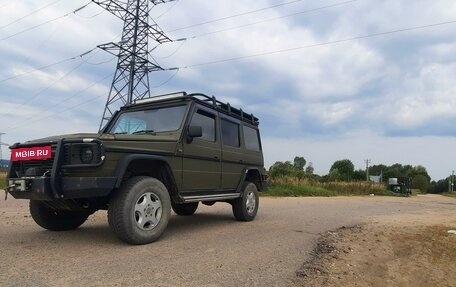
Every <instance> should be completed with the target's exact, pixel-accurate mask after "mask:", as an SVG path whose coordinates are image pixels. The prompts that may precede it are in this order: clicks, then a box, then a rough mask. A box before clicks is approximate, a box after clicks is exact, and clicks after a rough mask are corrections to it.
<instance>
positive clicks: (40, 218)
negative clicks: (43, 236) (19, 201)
mask: <svg viewBox="0 0 456 287" xmlns="http://www.w3.org/2000/svg"><path fill="white" fill-rule="evenodd" d="M29 208H30V214H31V215H32V218H33V220H34V221H35V222H36V223H37V224H38V225H39V226H41V227H43V228H45V229H48V230H52V231H64V230H72V229H76V228H78V227H79V226H81V225H82V224H83V223H84V222H85V221H86V220H87V218H88V217H89V213H88V212H83V211H72V210H60V209H53V208H50V207H48V206H46V205H45V204H43V202H41V201H38V200H30V204H29Z"/></svg>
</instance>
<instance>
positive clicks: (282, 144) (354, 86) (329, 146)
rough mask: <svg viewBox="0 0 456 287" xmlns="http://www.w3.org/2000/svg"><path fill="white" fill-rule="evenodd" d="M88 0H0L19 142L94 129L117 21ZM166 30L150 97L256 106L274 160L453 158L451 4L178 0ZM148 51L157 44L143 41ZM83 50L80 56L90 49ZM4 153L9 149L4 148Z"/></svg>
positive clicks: (1, 107) (8, 95)
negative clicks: (189, 96) (180, 95)
mask: <svg viewBox="0 0 456 287" xmlns="http://www.w3.org/2000/svg"><path fill="white" fill-rule="evenodd" d="M90 2H91V1H82V0H73V1H65V0H60V1H59V0H40V1H36V0H35V1H27V0H17V1H10V0H0V63H1V65H0V133H5V134H4V135H3V136H2V142H3V143H6V144H13V143H15V142H24V141H27V140H31V139H36V138H41V137H45V136H49V135H56V134H68V133H75V132H96V131H98V127H99V125H100V121H101V117H102V114H103V111H104V106H105V103H106V100H107V97H108V94H109V88H110V85H111V82H112V77H113V73H114V71H115V67H116V58H115V57H113V56H112V55H110V54H108V53H106V52H104V51H102V50H99V49H95V50H93V49H94V48H95V47H96V46H97V45H99V44H104V43H108V42H113V41H114V42H118V41H120V40H121V39H120V38H121V32H122V26H123V23H122V21H121V20H119V19H118V18H116V17H115V16H113V15H111V14H110V13H109V12H107V11H104V10H103V9H102V8H100V7H99V6H97V5H96V4H94V3H91V4H89V5H87V6H85V7H84V8H83V9H82V10H79V11H77V12H76V13H73V11H75V10H77V9H78V8H80V7H83V6H84V5H86V4H88V3H90ZM151 17H152V18H153V19H154V20H155V22H156V23H157V24H158V25H159V26H160V27H161V29H163V31H165V32H166V34H167V35H168V36H169V37H170V38H171V39H175V40H177V39H182V38H186V39H187V40H185V41H174V42H171V43H165V44H161V45H159V46H158V47H157V48H156V49H154V50H153V52H152V56H153V59H154V60H155V61H156V62H157V63H159V64H160V65H161V66H162V67H164V68H166V69H167V68H174V67H178V68H179V70H168V71H160V72H153V73H151V74H150V86H151V93H152V94H153V95H159V94H164V93H170V92H176V91H187V92H202V93H206V94H208V95H215V96H216V97H217V98H219V99H221V100H223V101H228V102H230V104H231V105H232V106H237V107H242V108H243V110H245V111H247V112H249V113H254V115H255V116H257V117H258V118H260V128H261V133H262V142H263V149H264V156H265V165H266V166H267V167H268V166H270V165H271V164H273V163H274V162H275V161H286V160H291V161H292V160H293V158H294V157H295V156H303V157H304V158H305V159H306V160H307V162H311V163H312V164H313V167H314V169H315V173H317V174H321V175H324V174H327V173H328V171H329V169H330V167H331V165H332V163H334V162H335V161H336V160H341V159H350V160H351V161H352V162H353V164H354V165H355V168H357V169H358V168H362V169H364V168H365V160H366V159H369V160H370V164H371V165H375V164H386V165H391V164H394V163H401V164H411V165H422V166H424V167H426V168H427V170H428V173H429V174H430V176H431V177H432V179H433V180H439V179H442V178H445V177H447V176H448V175H449V174H450V173H451V172H452V170H454V169H455V167H456V164H455V162H456V154H455V153H454V147H455V146H456V137H455V135H456V125H455V124H454V123H453V120H455V119H456V113H455V112H454V109H455V108H456V82H455V81H454V79H455V76H456V53H455V52H454V51H455V49H456V36H455V33H454V30H455V29H456V2H454V1H450V0H433V1H428V0H414V1H411V0H384V1H374V0H352V1H348V0H345V1H343V0H342V1H337V0H315V1H310V0H309V1H305V0H255V1H233V0H213V1H204V0H179V1H174V2H170V3H165V4H160V5H157V6H156V7H153V9H152V10H151ZM151 46H152V43H151ZM88 51H91V52H90V53H88V54H84V53H86V52H88ZM2 155H3V158H8V157H9V156H10V155H9V150H8V148H7V147H6V146H2Z"/></svg>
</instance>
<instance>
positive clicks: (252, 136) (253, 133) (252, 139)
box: [242, 126, 260, 151]
mask: <svg viewBox="0 0 456 287" xmlns="http://www.w3.org/2000/svg"><path fill="white" fill-rule="evenodd" d="M242 128H243V130H244V142H245V148H246V149H249V150H254V151H260V141H259V140H258V138H259V137H258V131H257V130H256V129H252V128H251V127H247V126H243V127H242Z"/></svg>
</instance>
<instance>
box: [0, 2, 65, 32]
mask: <svg viewBox="0 0 456 287" xmlns="http://www.w3.org/2000/svg"><path fill="white" fill-rule="evenodd" d="M60 1H62V0H57V1H54V2H51V3H49V4H47V5H45V6H43V7H41V8H38V9H36V10H35V11H32V12H30V13H29V14H27V15H25V16H22V17H20V18H18V19H16V20H14V21H12V22H10V23H8V24H6V25H3V26H0V30H2V29H4V28H6V27H9V26H11V25H13V24H15V23H17V22H19V21H22V20H23V19H25V18H27V17H30V16H32V15H33V14H36V13H38V12H40V11H41V10H44V9H46V8H47V7H50V6H52V5H55V4H57V3H58V2H60Z"/></svg>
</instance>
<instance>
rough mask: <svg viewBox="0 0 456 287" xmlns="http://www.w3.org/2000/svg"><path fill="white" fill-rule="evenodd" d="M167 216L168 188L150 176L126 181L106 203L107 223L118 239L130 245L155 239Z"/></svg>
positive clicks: (169, 207)
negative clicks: (107, 206)
mask: <svg viewBox="0 0 456 287" xmlns="http://www.w3.org/2000/svg"><path fill="white" fill-rule="evenodd" d="M170 216H171V200H170V197H169V193H168V190H167V189H166V187H165V185H163V183H162V182H161V181H159V180H158V179H156V178H153V177H145V176H141V177H134V178H131V179H129V180H127V181H126V182H125V183H123V184H122V186H121V187H120V189H119V190H118V191H117V192H116V193H115V194H114V196H113V197H112V198H111V200H110V202H109V208H108V222H109V226H110V227H111V230H112V231H113V232H114V233H115V234H116V235H117V237H118V238H120V239H121V240H122V241H124V242H127V243H130V244H136V245H139V244H147V243H151V242H154V241H156V240H157V239H158V238H159V237H160V236H161V235H162V234H163V232H164V231H165V229H166V226H167V225H168V221H169V218H170Z"/></svg>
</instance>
